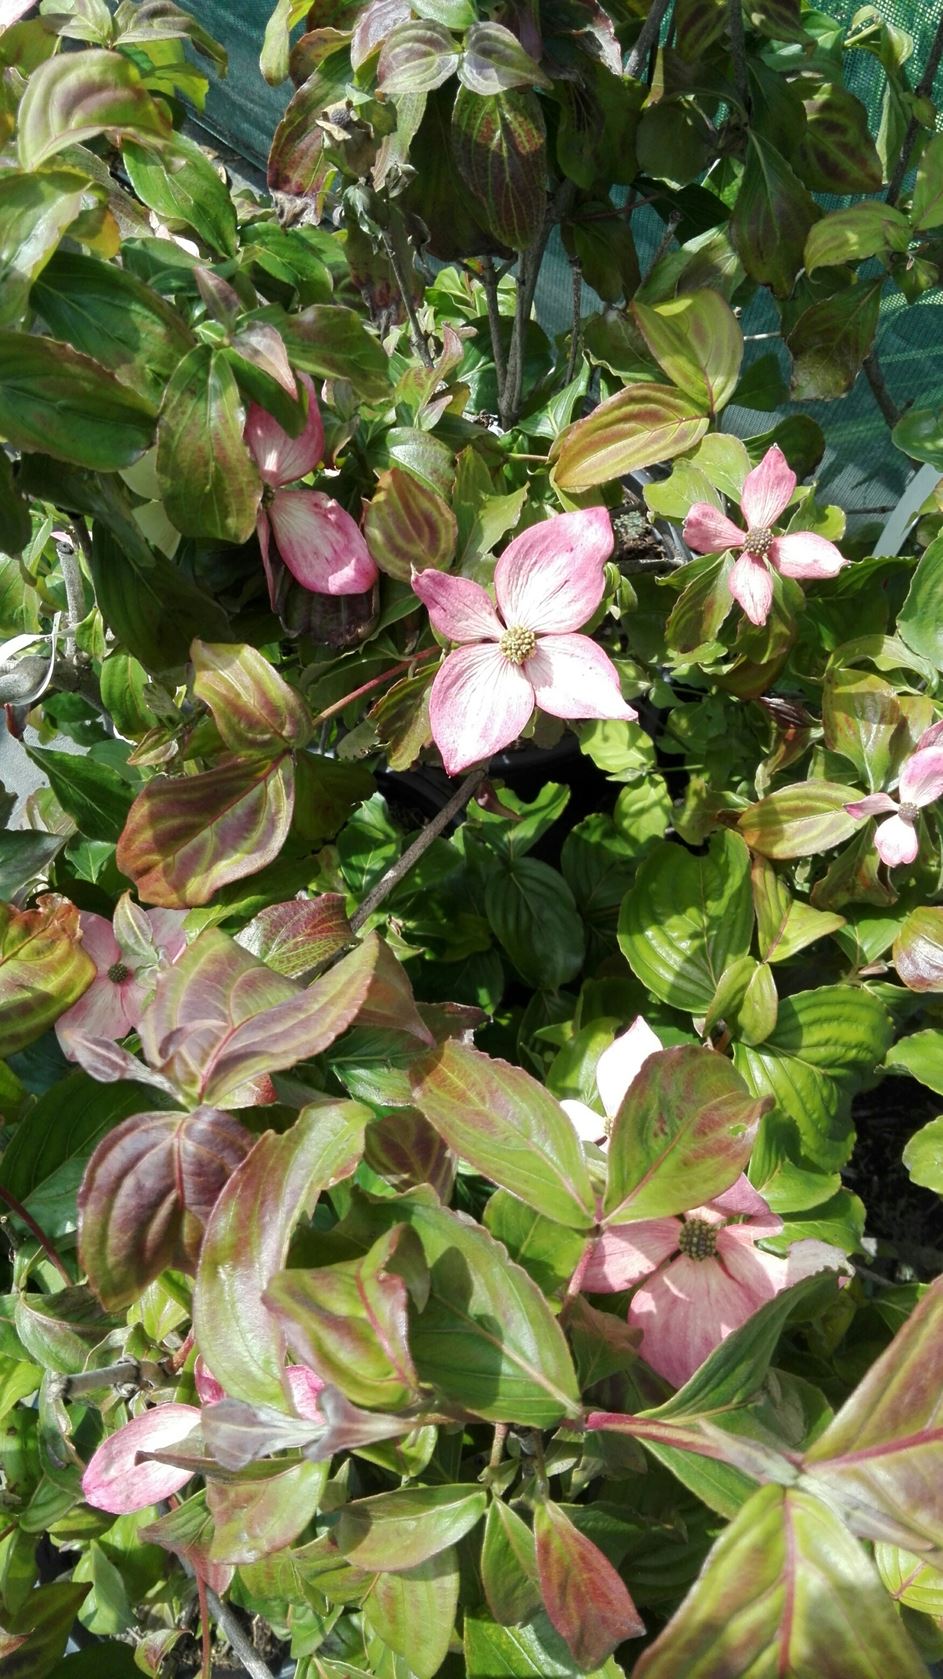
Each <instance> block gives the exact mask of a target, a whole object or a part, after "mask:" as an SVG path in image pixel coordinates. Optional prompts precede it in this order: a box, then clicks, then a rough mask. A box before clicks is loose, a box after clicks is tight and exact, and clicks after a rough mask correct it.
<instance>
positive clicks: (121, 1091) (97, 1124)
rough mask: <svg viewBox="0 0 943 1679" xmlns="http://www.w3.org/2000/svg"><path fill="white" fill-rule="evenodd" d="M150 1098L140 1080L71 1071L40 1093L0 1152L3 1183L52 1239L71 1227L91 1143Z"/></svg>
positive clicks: (91, 1150) (138, 1109) (142, 1105)
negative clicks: (102, 1079) (108, 1080)
mask: <svg viewBox="0 0 943 1679" xmlns="http://www.w3.org/2000/svg"><path fill="white" fill-rule="evenodd" d="M152 1101H153V1091H149V1090H148V1091H145V1090H144V1089H142V1087H141V1086H140V1085H139V1084H111V1085H108V1084H98V1083H96V1082H95V1080H94V1079H91V1078H89V1076H88V1074H87V1073H84V1072H81V1071H75V1072H71V1073H69V1074H67V1076H66V1077H65V1078H62V1079H58V1080H57V1081H56V1083H55V1084H53V1085H51V1086H50V1088H49V1089H48V1090H47V1091H46V1092H45V1094H44V1095H42V1096H41V1097H40V1098H39V1100H38V1102H37V1103H36V1105H35V1107H34V1108H33V1110H32V1112H31V1113H30V1116H29V1122H28V1123H27V1124H25V1125H18V1126H17V1128H16V1130H15V1131H14V1133H13V1136H12V1139H11V1141H10V1143H9V1144H8V1145H7V1147H6V1149H5V1150H4V1154H3V1161H2V1165H0V1183H3V1184H4V1185H5V1186H6V1188H7V1189H8V1190H9V1191H10V1193H11V1194H12V1195H15V1196H16V1198H17V1200H18V1201H21V1202H22V1203H23V1205H24V1206H25V1208H26V1210H27V1212H30V1213H32V1215H33V1217H34V1218H35V1219H36V1220H37V1221H38V1222H39V1224H41V1225H42V1228H43V1229H44V1230H45V1232H46V1234H47V1235H48V1236H51V1237H52V1239H53V1240H55V1239H56V1238H57V1237H58V1236H64V1235H67V1234H68V1233H69V1232H70V1231H72V1230H74V1229H75V1227H76V1223H77V1219H78V1212H77V1206H76V1197H77V1194H78V1189H79V1184H80V1183H81V1181H82V1174H83V1172H84V1170H85V1166H86V1163H87V1162H88V1160H89V1158H90V1156H91V1154H92V1152H93V1150H94V1148H95V1146H96V1144H97V1143H99V1142H100V1141H101V1139H102V1138H103V1137H104V1136H106V1135H107V1134H108V1132H110V1131H111V1130H113V1129H114V1127H115V1126H116V1125H120V1124H121V1121H122V1120H124V1119H127V1118H128V1115H129V1114H133V1113H139V1112H140V1111H141V1109H143V1108H144V1107H146V1106H147V1105H148V1103H149V1102H152Z"/></svg>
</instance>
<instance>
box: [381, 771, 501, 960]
mask: <svg viewBox="0 0 943 1679" xmlns="http://www.w3.org/2000/svg"><path fill="white" fill-rule="evenodd" d="M485 774H486V771H485V770H484V769H477V770H472V772H471V774H470V775H466V777H465V779H464V781H462V782H461V783H460V784H459V786H458V787H457V788H456V790H455V792H454V793H453V794H452V797H451V798H450V799H449V801H448V804H445V805H443V806H442V809H441V810H440V811H437V812H436V814H435V816H434V817H433V818H432V821H431V822H427V824H426V826H425V827H424V828H423V830H422V832H421V833H420V834H417V835H416V838H415V839H414V840H413V843H412V845H411V846H409V847H408V848H407V850H406V851H404V852H403V855H402V857H401V858H400V859H399V862H397V863H394V864H393V867H392V868H391V869H387V871H386V873H385V874H384V875H383V876H382V877H381V879H380V880H378V881H377V884H376V886H374V887H373V890H372V891H370V892H368V893H367V896H366V897H365V898H364V901H363V903H362V904H361V905H360V908H359V909H358V910H357V911H356V912H355V914H354V915H352V916H351V918H350V925H351V928H352V930H353V931H354V932H355V933H356V932H359V930H360V928H361V927H362V926H363V924H364V922H365V921H367V920H368V919H369V917H370V916H371V915H372V914H373V912H374V910H377V909H379V907H380V905H381V904H382V903H383V901H384V899H385V898H388V897H389V895H390V893H391V892H392V891H393V890H394V888H395V887H397V886H398V885H399V883H400V881H401V880H402V879H403V878H404V876H405V875H408V873H409V871H410V869H411V868H413V867H414V865H415V864H416V863H418V861H419V859H420V857H421V856H422V855H423V853H424V852H426V851H428V849H429V847H430V845H431V844H432V842H433V840H436V839H438V837H439V835H440V834H441V833H443V832H444V831H445V829H446V828H447V827H448V825H449V823H450V822H451V820H452V818H453V817H454V816H457V815H458V813H459V811H460V810H464V808H465V806H466V805H467V803H468V801H469V799H470V798H471V797H472V796H473V794H474V793H475V792H476V790H477V789H478V788H479V787H480V786H481V783H482V782H483V781H484V779H485Z"/></svg>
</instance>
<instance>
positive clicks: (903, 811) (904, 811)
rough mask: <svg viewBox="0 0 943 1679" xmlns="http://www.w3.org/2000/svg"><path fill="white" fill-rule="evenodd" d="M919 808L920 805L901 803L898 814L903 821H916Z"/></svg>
mask: <svg viewBox="0 0 943 1679" xmlns="http://www.w3.org/2000/svg"><path fill="white" fill-rule="evenodd" d="M919 809H920V806H919V805H901V806H900V808H899V809H898V812H897V814H898V816H899V817H900V819H901V821H902V822H916V820H917V812H918V811H919Z"/></svg>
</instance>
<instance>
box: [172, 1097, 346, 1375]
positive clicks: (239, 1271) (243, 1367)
mask: <svg viewBox="0 0 943 1679" xmlns="http://www.w3.org/2000/svg"><path fill="white" fill-rule="evenodd" d="M368 1118H369V1113H368V1110H367V1109H365V1108H363V1107H361V1106H360V1104H359V1103H358V1102H325V1103H323V1104H319V1105H316V1106H314V1107H309V1108H305V1109H303V1110H302V1112H301V1113H300V1114H299V1116H298V1118H297V1120H296V1121H295V1124H294V1125H293V1126H292V1128H291V1130H290V1131H286V1132H284V1133H283V1134H281V1135H278V1134H276V1133H274V1132H271V1131H269V1132H266V1134H265V1135H264V1136H263V1137H261V1138H260V1139H259V1141H258V1142H257V1143H256V1145H255V1148H254V1149H253V1150H252V1153H251V1154H250V1155H249V1156H248V1157H247V1158H246V1160H245V1161H244V1162H243V1164H242V1166H240V1167H239V1169H238V1171H236V1172H235V1173H234V1175H233V1176H232V1177H231V1178H230V1179H229V1182H228V1183H227V1185H226V1187H225V1189H224V1190H223V1192H222V1194H221V1196H220V1197H219V1200H218V1201H217V1203H216V1206H215V1207H214V1209H213V1212H212V1214H211V1216H210V1220H209V1223H208V1225H207V1228H206V1234H205V1236H204V1238H203V1247H202V1251H201V1255H200V1266H199V1270H198V1272H197V1280H196V1288H195V1291H194V1300H193V1323H194V1331H195V1334H196V1340H197V1344H198V1346H199V1348H200V1351H201V1353H202V1354H203V1357H204V1358H205V1359H206V1362H207V1364H208V1366H209V1368H210V1369H211V1370H212V1372H213V1374H214V1376H215V1377H216V1379H217V1381H218V1382H221V1383H222V1385H223V1387H224V1388H225V1389H226V1392H227V1393H228V1394H229V1395H231V1397H232V1398H234V1399H243V1400H245V1401H247V1402H248V1403H249V1404H260V1405H275V1406H279V1407H282V1408H284V1404H285V1391H284V1388H283V1385H282V1372H283V1369H284V1364H285V1341H284V1336H283V1334H282V1330H281V1326H280V1325H279V1323H278V1321H277V1319H276V1318H275V1317H274V1316H273V1315H272V1313H271V1312H268V1311H266V1309H265V1307H264V1305H263V1304H262V1296H263V1294H264V1293H265V1290H266V1289H267V1287H268V1285H269V1283H270V1282H271V1281H272V1279H273V1277H274V1276H275V1275H276V1273H277V1272H278V1271H280V1270H281V1269H282V1267H283V1266H284V1263H285V1258H286V1255H287V1252H288V1243H289V1241H290V1239H291V1233H292V1230H293V1229H294V1226H295V1224H296V1222H297V1220H298V1219H299V1217H300V1216H301V1214H302V1213H303V1212H305V1211H307V1212H309V1213H310V1212H311V1211H312V1210H313V1208H314V1204H315V1202H316V1201H317V1198H318V1196H319V1194H320V1193H321V1191H322V1190H324V1189H327V1188H328V1187H329V1185H330V1184H332V1183H336V1182H338V1180H339V1179H341V1178H345V1177H349V1176H350V1174H351V1172H353V1171H354V1170H355V1168H356V1166H357V1163H358V1161H359V1159H360V1153H361V1148H362V1143H363V1128H364V1125H365V1123H366V1121H367V1119H368Z"/></svg>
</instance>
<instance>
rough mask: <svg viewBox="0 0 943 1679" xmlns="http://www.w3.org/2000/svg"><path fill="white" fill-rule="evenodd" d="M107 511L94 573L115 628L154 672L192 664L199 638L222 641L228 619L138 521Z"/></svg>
mask: <svg viewBox="0 0 943 1679" xmlns="http://www.w3.org/2000/svg"><path fill="white" fill-rule="evenodd" d="M107 517H108V515H107V512H106V513H104V514H103V517H102V518H97V519H96V520H95V529H94V531H93V532H92V551H91V572H92V580H93V582H94V584H95V598H96V600H97V602H98V607H99V610H100V611H101V614H102V617H103V618H104V620H105V623H106V624H107V625H108V627H109V629H110V630H111V631H112V632H113V633H114V635H115V636H116V638H117V640H118V641H119V642H120V643H121V644H122V646H124V647H126V648H127V650H128V652H129V653H131V654H133V655H134V657H135V658H136V659H139V660H140V662H141V664H142V665H143V666H144V667H145V669H146V670H149V671H165V670H169V669H172V668H173V667H174V666H180V665H183V664H186V662H187V660H188V658H189V656H190V646H191V643H192V642H193V640H194V638H195V637H197V636H201V637H203V638H205V639H206V640H207V641H219V640H221V639H222V638H223V637H224V636H225V634H226V630H227V628H228V620H227V618H226V614H225V613H224V611H223V609H222V607H221V606H219V605H218V603H217V602H216V601H215V600H214V599H213V598H212V596H211V595H207V594H204V593H203V591H202V590H201V589H198V588H197V587H196V585H195V584H194V583H191V582H190V580H189V578H188V577H186V576H185V575H184V574H183V572H182V571H180V570H178V568H177V566H175V565H174V564H173V562H172V561H171V560H168V559H166V558H165V556H164V555H163V554H161V553H159V552H158V551H157V550H156V549H152V548H150V547H148V544H147V543H146V542H145V541H144V538H143V537H142V536H141V534H140V532H139V531H138V529H137V526H135V525H131V526H130V529H129V530H127V529H125V527H124V524H123V521H121V520H119V521H118V523H117V525H116V528H115V529H114V530H111V529H109V527H108V524H107V522H106V520H107Z"/></svg>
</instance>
